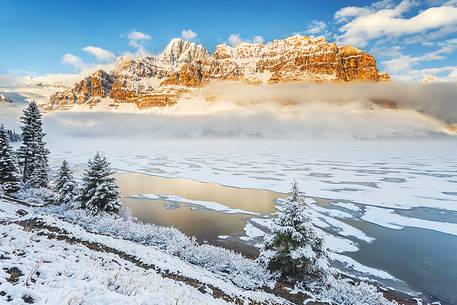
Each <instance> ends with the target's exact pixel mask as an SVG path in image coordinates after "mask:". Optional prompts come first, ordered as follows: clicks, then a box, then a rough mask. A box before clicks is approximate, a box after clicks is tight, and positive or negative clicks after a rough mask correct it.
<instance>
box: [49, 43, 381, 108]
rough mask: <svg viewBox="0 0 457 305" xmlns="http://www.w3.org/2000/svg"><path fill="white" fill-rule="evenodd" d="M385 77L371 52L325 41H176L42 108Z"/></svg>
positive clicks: (156, 102) (121, 61)
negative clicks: (236, 84)
mask: <svg viewBox="0 0 457 305" xmlns="http://www.w3.org/2000/svg"><path fill="white" fill-rule="evenodd" d="M386 79H389V76H388V75H387V74H385V73H379V71H378V69H377V67H376V60H375V59H374V57H373V56H371V55H370V54H368V53H366V52H363V51H361V50H359V49H357V48H354V47H351V46H338V45H337V44H336V43H329V42H327V41H326V40H325V39H324V38H311V37H307V36H292V37H289V38H286V39H283V40H274V41H273V42H271V43H268V44H262V43H241V44H240V45H238V46H236V47H231V46H228V45H226V44H222V45H218V46H217V47H216V50H215V52H214V53H213V54H211V53H210V52H209V51H208V50H207V49H205V48H204V47H203V46H202V45H199V44H196V43H193V42H189V41H186V40H182V39H177V38H175V39H172V40H171V41H170V43H169V44H168V46H167V47H166V48H165V49H164V51H163V52H162V53H161V54H160V55H159V56H156V57H153V56H147V57H141V58H137V59H132V58H130V57H125V56H121V57H119V58H118V59H117V61H116V66H115V68H114V70H113V71H112V72H105V71H103V70H98V71H96V72H95V73H94V74H92V75H90V76H88V77H86V78H84V79H83V80H81V81H80V82H78V83H76V84H75V86H74V87H72V88H70V89H67V90H65V91H62V92H58V93H56V94H54V95H52V96H51V98H50V100H49V103H48V104H47V105H46V107H45V108H47V110H54V109H68V108H70V107H72V106H73V105H75V104H78V105H81V104H89V105H92V104H97V103H98V102H99V101H100V100H101V98H109V101H110V105H111V106H114V107H116V106H118V105H119V104H120V103H134V104H136V106H137V107H138V108H148V107H153V106H165V105H170V104H174V103H176V101H177V100H178V98H179V97H180V96H182V95H183V94H184V93H188V92H191V91H193V90H195V88H198V87H201V86H203V85H205V84H208V83H209V82H212V81H217V80H231V81H241V82H247V83H253V84H270V83H278V82H288V81H313V82H316V81H341V82H349V81H354V80H364V81H379V80H386Z"/></svg>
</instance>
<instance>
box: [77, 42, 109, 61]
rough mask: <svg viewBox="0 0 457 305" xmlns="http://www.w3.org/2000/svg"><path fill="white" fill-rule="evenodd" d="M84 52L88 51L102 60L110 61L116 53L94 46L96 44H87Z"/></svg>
mask: <svg viewBox="0 0 457 305" xmlns="http://www.w3.org/2000/svg"><path fill="white" fill-rule="evenodd" d="M82 50H83V51H84V52H87V53H89V54H91V55H93V56H95V57H96V58H97V59H98V60H100V61H110V60H113V59H114V54H113V53H111V52H110V51H108V50H105V49H102V48H99V47H94V46H87V47H84V48H82Z"/></svg>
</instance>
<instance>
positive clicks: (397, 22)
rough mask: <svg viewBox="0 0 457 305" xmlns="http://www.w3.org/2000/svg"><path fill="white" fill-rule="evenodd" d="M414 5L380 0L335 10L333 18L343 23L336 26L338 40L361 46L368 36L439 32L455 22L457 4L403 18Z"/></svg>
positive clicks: (438, 7) (369, 38) (431, 8)
mask: <svg viewBox="0 0 457 305" xmlns="http://www.w3.org/2000/svg"><path fill="white" fill-rule="evenodd" d="M414 6H416V3H415V2H414V1H412V0H403V1H402V2H400V3H399V4H398V5H396V6H392V5H391V3H390V1H383V2H377V3H375V5H373V6H370V7H346V8H343V9H341V10H339V11H337V12H336V13H335V19H336V21H337V22H342V23H345V24H344V25H342V26H341V28H340V31H341V32H342V33H343V36H342V39H341V40H342V42H344V43H348V44H352V45H356V46H359V47H364V46H366V45H367V44H368V41H370V40H372V39H379V38H386V37H387V38H398V37H400V36H404V35H412V34H419V33H423V32H426V31H439V30H441V29H444V28H448V27H450V26H453V25H456V24H457V7H453V6H446V5H443V6H436V7H430V8H427V9H424V10H422V11H420V12H419V13H418V14H417V15H414V16H412V17H404V16H403V15H404V14H406V13H410V11H411V9H412V8H413V7H414Z"/></svg>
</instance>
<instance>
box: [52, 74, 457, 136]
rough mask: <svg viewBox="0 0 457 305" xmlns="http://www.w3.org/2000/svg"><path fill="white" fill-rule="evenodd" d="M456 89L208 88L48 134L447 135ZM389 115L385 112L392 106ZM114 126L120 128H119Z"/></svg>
mask: <svg viewBox="0 0 457 305" xmlns="http://www.w3.org/2000/svg"><path fill="white" fill-rule="evenodd" d="M455 96H457V85H456V84H454V83H452V84H451V83H437V84H429V85H408V84H392V83H390V84H389V83H384V84H365V83H359V84H345V85H338V84H278V85H271V86H252V85H245V84H239V83H227V82H223V83H214V84H212V85H210V86H208V87H206V88H204V89H202V90H200V91H199V92H198V93H196V94H193V95H190V96H187V97H184V98H183V99H182V100H181V101H180V102H179V103H178V104H176V105H175V106H172V107H169V108H152V109H149V110H147V111H145V112H143V113H110V112H96V111H94V110H93V109H92V110H90V111H88V112H60V113H51V114H49V115H48V116H47V117H46V120H47V124H48V126H49V132H51V133H52V132H65V133H70V134H72V135H77V136H114V137H118V136H124V137H131V136H134V135H135V136H138V137H145V138H148V139H154V138H195V137H255V138H274V139H309V138H312V139H324V138H330V139H334V138H338V139H353V138H361V139H372V138H376V139H378V138H396V137H423V136H432V135H438V134H440V135H444V134H451V132H450V131H449V130H448V129H447V127H448V126H449V125H448V124H456V123H457V104H456V102H455V99H454V98H453V97H455ZM392 103H395V104H396V105H397V106H396V108H389V107H385V105H388V106H392ZM119 122H122V128H119Z"/></svg>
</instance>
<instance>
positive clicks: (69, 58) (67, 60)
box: [61, 53, 86, 70]
mask: <svg viewBox="0 0 457 305" xmlns="http://www.w3.org/2000/svg"><path fill="white" fill-rule="evenodd" d="M61 62H62V63H63V64H66V65H70V66H73V67H75V68H76V69H79V70H80V69H83V68H84V67H86V64H85V63H84V61H83V60H82V59H81V58H80V57H78V56H76V55H73V54H71V53H65V54H64V55H63V57H62V61H61Z"/></svg>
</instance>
